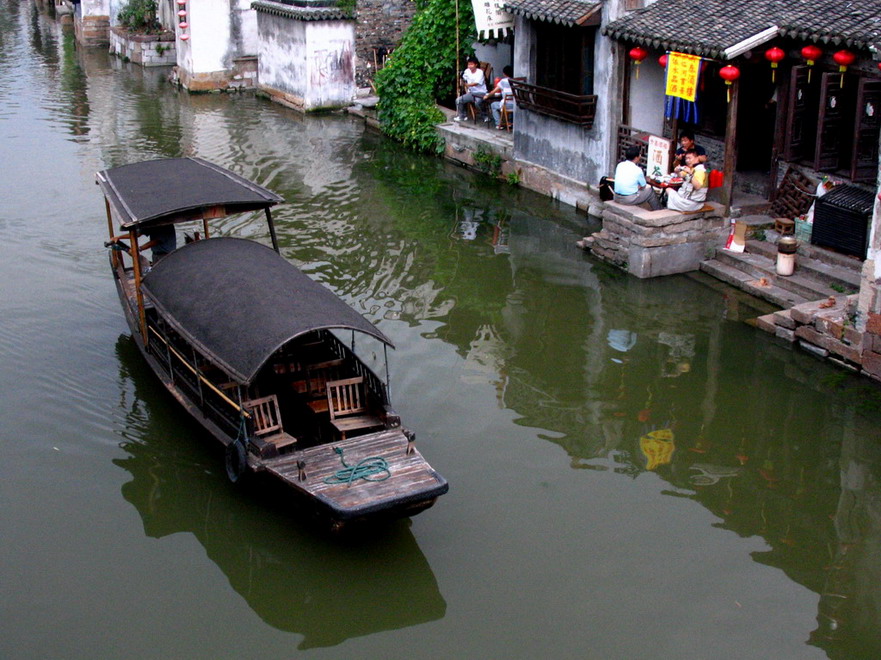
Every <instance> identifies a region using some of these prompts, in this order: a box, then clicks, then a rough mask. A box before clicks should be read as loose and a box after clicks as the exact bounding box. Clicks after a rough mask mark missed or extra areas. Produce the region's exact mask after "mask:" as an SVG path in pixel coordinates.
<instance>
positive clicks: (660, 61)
mask: <svg viewBox="0 0 881 660" xmlns="http://www.w3.org/2000/svg"><path fill="white" fill-rule="evenodd" d="M668 59H669V58H668V57H667V53H664V54H663V55H661V56H660V57H659V58H658V64H660V65H661V66H662V67H664V68H665V69H666V68H667V60H668ZM879 64H881V62H879Z"/></svg>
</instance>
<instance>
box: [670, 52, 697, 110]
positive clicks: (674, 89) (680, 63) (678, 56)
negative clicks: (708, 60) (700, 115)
mask: <svg viewBox="0 0 881 660" xmlns="http://www.w3.org/2000/svg"><path fill="white" fill-rule="evenodd" d="M700 69H701V58H700V57H698V56H697V55H686V54H685V53H676V52H672V53H670V55H669V56H668V59H667V88H666V90H665V92H664V93H665V94H666V95H667V96H676V97H679V98H681V99H685V100H686V101H692V102H694V101H695V99H696V98H697V77H698V74H699V73H700Z"/></svg>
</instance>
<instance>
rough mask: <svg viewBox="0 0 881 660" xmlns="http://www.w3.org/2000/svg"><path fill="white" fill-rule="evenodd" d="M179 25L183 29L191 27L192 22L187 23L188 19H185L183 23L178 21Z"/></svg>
mask: <svg viewBox="0 0 881 660" xmlns="http://www.w3.org/2000/svg"><path fill="white" fill-rule="evenodd" d="M178 26H179V27H180V29H181V30H186V29H187V28H188V27H190V24H189V23H187V22H186V21H183V22H182V23H178Z"/></svg>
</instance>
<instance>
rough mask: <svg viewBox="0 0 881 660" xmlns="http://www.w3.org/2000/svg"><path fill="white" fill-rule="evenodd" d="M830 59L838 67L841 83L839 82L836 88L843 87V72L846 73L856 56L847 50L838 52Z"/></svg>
mask: <svg viewBox="0 0 881 660" xmlns="http://www.w3.org/2000/svg"><path fill="white" fill-rule="evenodd" d="M832 59H833V60H835V63H836V64H837V65H838V71H839V73H841V82H839V84H838V86H839V87H844V72H845V71H847V67H849V66H850V65H851V64H853V63H854V61H856V59H857V56H856V55H854V54H853V53H851V52H850V51H849V50H839V51H838V52H837V53H835V54H834V55H833V56H832Z"/></svg>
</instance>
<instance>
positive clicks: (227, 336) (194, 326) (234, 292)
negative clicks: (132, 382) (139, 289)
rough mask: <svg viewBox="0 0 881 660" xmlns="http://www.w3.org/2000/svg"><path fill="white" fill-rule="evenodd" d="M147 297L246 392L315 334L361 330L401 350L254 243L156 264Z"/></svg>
mask: <svg viewBox="0 0 881 660" xmlns="http://www.w3.org/2000/svg"><path fill="white" fill-rule="evenodd" d="M143 291H144V294H145V295H146V297H147V298H148V299H149V300H150V301H151V302H152V303H153V304H154V305H155V306H156V308H157V309H158V311H159V313H160V314H161V315H162V316H163V317H164V318H165V320H166V321H168V322H169V323H170V324H171V325H172V326H173V327H174V329H175V330H177V331H178V332H179V333H180V334H181V335H183V336H184V337H185V338H186V339H187V340H188V341H189V342H190V343H192V344H193V345H194V346H195V347H196V348H197V349H198V350H199V351H201V352H202V353H203V354H204V355H205V356H206V357H207V358H208V359H210V360H212V361H214V362H215V363H216V364H217V365H218V366H219V367H221V368H222V369H223V370H224V371H226V372H227V373H228V374H229V375H230V376H231V377H232V378H234V379H235V380H236V381H238V382H239V383H241V384H243V385H249V384H250V383H251V381H252V380H253V379H254V378H255V377H256V375H257V373H258V372H259V371H260V368H261V367H262V366H263V365H264V364H265V363H266V361H267V360H269V358H270V357H271V356H272V354H273V353H274V352H275V351H277V350H278V349H279V348H281V347H282V346H284V345H285V344H286V343H288V342H289V341H291V340H292V339H295V338H297V337H299V336H300V335H303V334H305V333H307V332H310V331H313V330H322V329H327V330H330V329H348V330H356V331H358V332H362V333H364V334H367V335H370V336H372V337H375V338H376V339H378V340H379V341H381V342H383V343H385V344H388V345H389V346H392V347H394V345H393V344H392V342H391V340H390V339H389V338H388V337H386V336H385V335H384V334H383V333H382V332H380V330H379V329H378V328H377V327H376V326H375V325H373V324H372V323H371V322H370V321H368V320H367V319H365V318H364V317H363V316H361V314H359V313H358V312H356V311H355V310H354V309H352V308H351V307H350V306H349V305H348V304H346V303H345V301H343V300H342V299H340V298H339V297H338V296H337V295H336V294H334V293H333V292H332V291H330V290H329V289H327V288H325V287H324V286H322V285H321V284H319V283H318V282H316V281H314V280H313V279H311V278H310V277H309V276H308V275H306V274H304V273H303V272H301V271H300V270H299V269H298V268H296V267H295V266H293V265H292V264H290V263H288V261H286V260H285V259H284V257H281V256H280V255H279V254H277V253H276V252H275V251H273V250H272V249H270V248H268V247H266V246H264V245H261V244H260V243H256V242H254V241H250V240H246V239H241V238H209V239H205V240H201V241H195V242H193V243H189V244H187V245H184V246H183V247H182V248H180V249H178V250H175V251H174V252H172V253H171V254H169V255H167V256H165V257H163V258H162V259H161V260H159V261H158V262H157V263H156V265H155V266H154V267H153V269H152V270H151V271H150V272H149V273H148V274H147V275H146V277H144V282H143Z"/></svg>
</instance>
